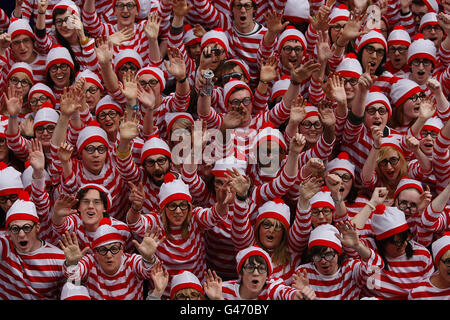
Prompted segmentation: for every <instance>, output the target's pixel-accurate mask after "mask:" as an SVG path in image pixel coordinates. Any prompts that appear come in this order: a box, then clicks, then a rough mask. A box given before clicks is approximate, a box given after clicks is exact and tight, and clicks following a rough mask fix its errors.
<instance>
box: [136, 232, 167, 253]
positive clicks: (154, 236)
mask: <svg viewBox="0 0 450 320" xmlns="http://www.w3.org/2000/svg"><path fill="white" fill-rule="evenodd" d="M162 234H163V232H162V230H161V229H160V228H159V227H157V229H156V230H155V231H154V232H152V233H150V228H149V229H148V230H147V231H146V232H145V235H144V238H143V239H142V242H141V243H139V242H138V241H136V240H134V239H133V244H134V246H135V247H136V249H137V250H138V251H139V253H140V254H141V256H142V258H144V259H145V260H147V261H151V260H152V259H153V257H154V254H155V252H156V250H157V249H158V246H159V245H160V244H161V243H163V242H164V241H165V240H166V237H165V236H163V235H162Z"/></svg>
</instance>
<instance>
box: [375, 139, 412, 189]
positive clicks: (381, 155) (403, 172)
mask: <svg viewBox="0 0 450 320" xmlns="http://www.w3.org/2000/svg"><path fill="white" fill-rule="evenodd" d="M389 151H395V152H396V153H397V156H398V157H399V158H400V160H399V162H398V164H397V165H400V172H399V174H398V177H397V178H396V181H395V184H390V183H389V181H388V179H387V178H386V177H385V176H384V174H383V173H382V172H381V170H380V168H379V163H380V161H381V160H383V159H386V154H387V153H388V152H389ZM375 171H376V173H377V175H378V178H379V179H380V181H381V183H382V185H383V186H384V187H386V188H387V190H388V197H390V198H392V197H393V196H394V192H395V189H397V185H398V183H399V182H400V179H401V178H402V177H406V176H408V163H407V162H406V159H405V157H404V156H403V154H402V153H401V152H399V151H398V150H397V149H395V148H394V147H391V146H387V147H382V148H381V149H380V151H379V152H378V156H377V166H376V168H375Z"/></svg>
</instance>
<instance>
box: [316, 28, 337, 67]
mask: <svg viewBox="0 0 450 320" xmlns="http://www.w3.org/2000/svg"><path fill="white" fill-rule="evenodd" d="M316 47H317V60H318V61H319V62H320V63H321V64H326V63H327V61H328V60H329V59H330V58H331V57H332V56H333V52H334V50H335V49H334V48H333V49H331V48H330V44H329V36H328V31H319V37H318V38H317V43H316Z"/></svg>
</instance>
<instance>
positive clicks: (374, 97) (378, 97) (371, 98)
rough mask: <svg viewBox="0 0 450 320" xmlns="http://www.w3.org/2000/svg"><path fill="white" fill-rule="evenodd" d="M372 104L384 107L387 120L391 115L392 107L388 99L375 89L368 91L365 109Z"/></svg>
mask: <svg viewBox="0 0 450 320" xmlns="http://www.w3.org/2000/svg"><path fill="white" fill-rule="evenodd" d="M374 103H381V104H382V105H384V106H385V107H386V109H387V111H388V118H390V117H391V115H392V107H391V103H390V102H389V99H388V97H386V95H384V94H383V93H382V92H380V91H378V90H376V88H372V89H370V90H369V93H368V94H367V96H366V103H365V109H367V108H369V107H370V106H371V105H373V104H374Z"/></svg>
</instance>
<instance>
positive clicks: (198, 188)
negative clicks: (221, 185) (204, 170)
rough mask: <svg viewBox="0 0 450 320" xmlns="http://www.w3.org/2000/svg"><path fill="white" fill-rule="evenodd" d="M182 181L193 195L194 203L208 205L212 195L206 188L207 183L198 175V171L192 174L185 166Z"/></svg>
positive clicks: (182, 171) (182, 170)
mask: <svg viewBox="0 0 450 320" xmlns="http://www.w3.org/2000/svg"><path fill="white" fill-rule="evenodd" d="M181 179H183V181H184V182H185V183H186V184H187V185H188V186H189V192H190V193H191V196H192V199H193V202H194V203H196V204H199V205H203V206H205V205H206V204H207V203H208V199H210V198H211V194H210V192H209V190H208V188H207V187H206V183H205V181H203V179H202V178H201V177H200V176H199V175H198V171H197V170H196V171H194V172H193V173H190V172H187V171H186V170H185V169H184V166H183V167H182V169H181Z"/></svg>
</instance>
